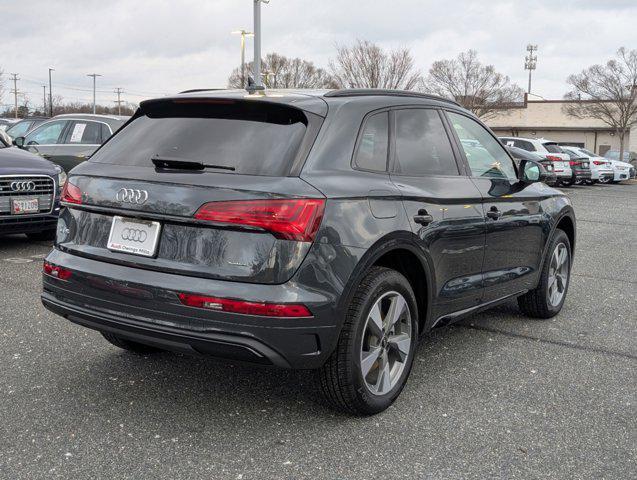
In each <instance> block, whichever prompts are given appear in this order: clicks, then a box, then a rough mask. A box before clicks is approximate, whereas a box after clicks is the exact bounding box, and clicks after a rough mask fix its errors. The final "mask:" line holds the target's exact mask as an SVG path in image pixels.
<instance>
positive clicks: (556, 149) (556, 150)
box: [543, 143, 564, 153]
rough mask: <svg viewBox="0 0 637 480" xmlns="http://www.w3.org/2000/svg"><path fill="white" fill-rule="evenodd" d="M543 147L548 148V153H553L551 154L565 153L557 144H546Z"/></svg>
mask: <svg viewBox="0 0 637 480" xmlns="http://www.w3.org/2000/svg"><path fill="white" fill-rule="evenodd" d="M543 145H544V148H546V150H547V151H548V152H551V153H564V151H563V150H562V149H561V148H560V146H559V145H557V144H556V143H544V144H543Z"/></svg>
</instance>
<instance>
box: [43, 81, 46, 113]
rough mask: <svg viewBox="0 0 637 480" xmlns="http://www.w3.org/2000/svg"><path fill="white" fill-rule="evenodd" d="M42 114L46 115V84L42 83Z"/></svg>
mask: <svg viewBox="0 0 637 480" xmlns="http://www.w3.org/2000/svg"><path fill="white" fill-rule="evenodd" d="M42 92H43V95H42V115H46V85H42Z"/></svg>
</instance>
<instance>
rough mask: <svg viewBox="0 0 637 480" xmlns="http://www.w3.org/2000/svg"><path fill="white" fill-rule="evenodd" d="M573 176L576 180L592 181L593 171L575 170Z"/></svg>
mask: <svg viewBox="0 0 637 480" xmlns="http://www.w3.org/2000/svg"><path fill="white" fill-rule="evenodd" d="M573 174H574V175H575V179H576V180H590V179H591V171H590V170H573Z"/></svg>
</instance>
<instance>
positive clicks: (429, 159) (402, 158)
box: [394, 109, 458, 176]
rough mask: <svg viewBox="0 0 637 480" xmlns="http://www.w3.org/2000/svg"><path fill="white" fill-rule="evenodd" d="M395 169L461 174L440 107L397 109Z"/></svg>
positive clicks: (417, 174)
mask: <svg viewBox="0 0 637 480" xmlns="http://www.w3.org/2000/svg"><path fill="white" fill-rule="evenodd" d="M395 136H396V161H395V167H394V169H395V171H396V173H399V174H402V175H414V176H422V175H458V166H457V165H456V161H455V158H454V155H453V150H452V148H451V143H450V142H449V137H447V132H446V131H445V128H444V126H443V124H442V120H441V118H440V115H439V114H438V112H437V111H436V110H430V109H406V110H398V111H396V134H395Z"/></svg>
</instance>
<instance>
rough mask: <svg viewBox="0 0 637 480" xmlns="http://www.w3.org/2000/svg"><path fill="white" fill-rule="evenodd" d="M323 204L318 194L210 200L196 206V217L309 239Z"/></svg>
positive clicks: (305, 240) (279, 234) (277, 235)
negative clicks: (265, 198) (260, 198)
mask: <svg viewBox="0 0 637 480" xmlns="http://www.w3.org/2000/svg"><path fill="white" fill-rule="evenodd" d="M324 208H325V200H323V199H318V198H290V199H277V200H238V201H230V202H210V203H206V204H204V205H202V206H201V207H200V208H199V210H197V213H195V218H197V219H199V220H207V221H210V222H221V223H229V224H233V225H244V226H248V227H258V228H262V229H264V230H267V231H268V232H270V233H272V234H273V235H274V236H275V237H277V238H281V239H284V240H296V241H297V242H311V241H313V240H314V237H315V236H316V232H317V231H318V229H319V226H320V224H321V220H322V218H323V210H324Z"/></svg>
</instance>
